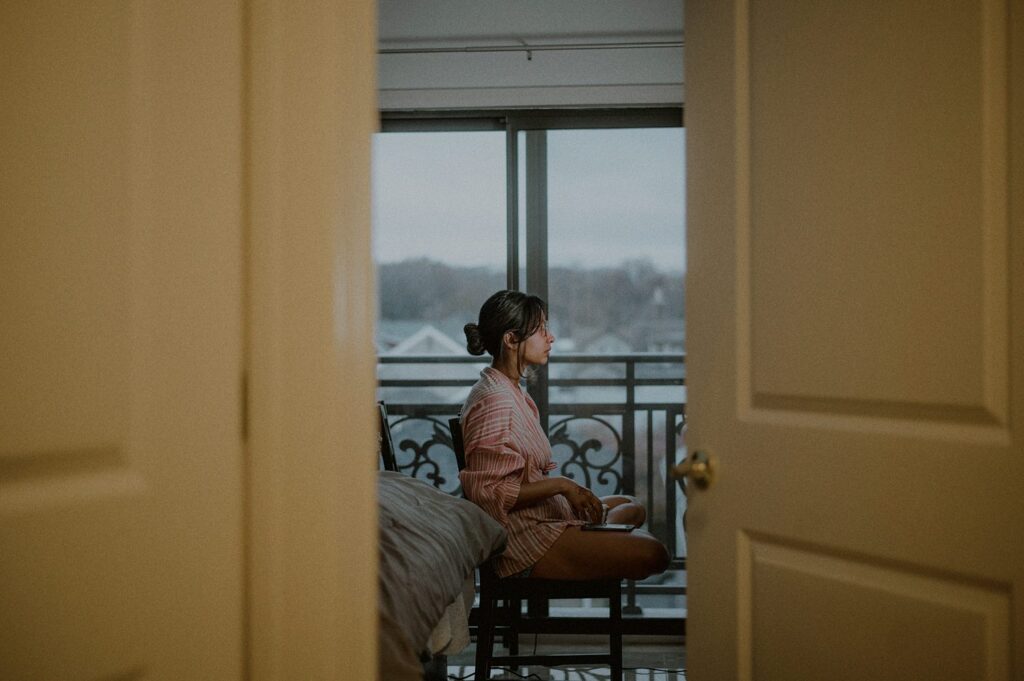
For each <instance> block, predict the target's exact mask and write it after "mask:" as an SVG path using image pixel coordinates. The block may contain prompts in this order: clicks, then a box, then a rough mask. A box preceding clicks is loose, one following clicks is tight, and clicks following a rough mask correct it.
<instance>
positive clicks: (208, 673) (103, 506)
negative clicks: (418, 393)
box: [0, 2, 244, 681]
mask: <svg viewBox="0 0 1024 681" xmlns="http://www.w3.org/2000/svg"><path fill="white" fill-rule="evenodd" d="M243 26H244V22H243V13H242V8H241V6H240V4H239V3H235V2H216V3H214V2H201V3H187V6H186V5H181V4H180V3H161V2H156V3H146V2H133V3H125V2H82V3H79V2H72V3H36V2H5V3H2V4H0V55H2V56H0V93H2V94H0V158H2V159H3V161H2V165H3V170H2V171H0V177H2V180H0V329H2V330H0V678H3V679H5V680H7V679H10V680H12V681H14V680H19V681H20V680H27V679H33V680H35V679H40V680H57V679H59V680H61V681H72V680H76V679H82V680H86V679H88V680H90V681H93V680H96V679H166V680H167V681H182V680H184V679H217V680H220V681H232V680H233V679H241V678H242V674H243V667H244V645H243V643H244V640H243V628H244V625H243V623H244V617H243V605H244V595H243V585H244V572H243V561H242V558H243V541H242V535H243V519H242V511H243V507H242V473H243V468H242V464H243V456H242V453H243V449H242V433H241V430H242V423H241V419H242V409H241V404H242V397H241V390H242V381H241V372H242V347H243V333H242V328H243V327H242V311H243V309H244V308H243V298H242V271H243V268H242V254H243V251H242V244H243V229H242V228H243V219H242V208H243V205H244V200H243V198H244V194H243V183H242V177H243V172H242V168H243V166H242V163H243V159H244V155H243V153H242V148H243V135H242V121H243V114H242V104H243V98H242V92H243V79H244V71H243V68H242V57H243V54H244V49H243V40H242V30H243Z"/></svg>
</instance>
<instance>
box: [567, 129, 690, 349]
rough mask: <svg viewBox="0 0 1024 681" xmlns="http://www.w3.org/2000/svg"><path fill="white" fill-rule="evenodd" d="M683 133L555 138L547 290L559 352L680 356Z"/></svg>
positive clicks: (587, 133) (570, 133)
mask: <svg viewBox="0 0 1024 681" xmlns="http://www.w3.org/2000/svg"><path fill="white" fill-rule="evenodd" d="M684 135H685V132H684V129H683V128H647V129H623V130H558V131H551V132H549V133H548V230H549V231H548V263H549V283H548V291H549V298H550V299H551V300H550V301H549V304H550V306H551V317H552V324H553V325H554V327H555V329H556V330H557V336H558V341H557V342H558V343H559V349H560V350H562V351H575V352H588V353H593V352H680V353H681V352H682V351H683V349H684V340H685V326H684V323H685V322H684V312H683V297H684V296H683V293H684V289H683V285H684V283H683V280H684V272H685V269H686V235H685V227H684V224H685V223H684V215H685V206H684V192H683V187H684V186H685V178H684V163H683V155H684V148H683V145H684V143H685V141H684V140H685V138H684Z"/></svg>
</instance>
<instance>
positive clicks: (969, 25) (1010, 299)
mask: <svg viewBox="0 0 1024 681" xmlns="http://www.w3.org/2000/svg"><path fill="white" fill-rule="evenodd" d="M686 60H687V61H686V83H687V102H686V124H687V128H688V130H687V150H688V156H687V177H688V186H687V204H688V210H689V213H688V220H687V222H688V231H689V235H690V241H689V243H688V252H689V267H688V278H687V285H688V289H687V293H688V296H687V313H688V318H689V319H688V329H687V330H688V367H689V370H688V371H689V378H688V383H689V405H688V408H689V415H690V429H689V435H688V440H689V444H690V447H691V451H692V450H694V449H696V450H703V451H705V452H707V453H708V454H709V455H710V456H711V457H712V464H713V466H714V471H715V474H716V479H715V480H714V482H713V483H712V485H711V486H710V488H709V489H707V490H706V491H703V492H694V493H692V494H691V495H690V499H689V502H690V506H689V515H688V528H689V546H690V551H689V558H690V560H689V586H690V594H689V613H688V614H689V627H688V645H687V652H688V668H689V675H688V676H689V678H692V679H694V680H695V681H718V680H726V679H778V680H780V681H800V680H803V679H807V680H810V679H828V680H829V681H836V680H839V679H851V680H852V679H857V680H858V681H863V680H865V679H871V680H872V681H878V680H880V679H908V680H909V679H915V680H919V679H1010V678H1013V679H1018V680H1020V679H1024V598H1022V597H1021V596H1022V593H1024V352H1022V348H1024V12H1022V10H1021V5H1020V3H1018V2H999V1H998V0H991V1H990V0H979V1H963V2H949V3H928V2H910V1H898V0H893V1H890V2H849V1H848V0H829V1H827V2H822V1H821V0H806V1H783V0H776V1H772V0H767V1H761V0H758V1H757V2H748V1H746V0H740V1H739V2H735V3H726V2H713V1H708V0H687V2H686Z"/></svg>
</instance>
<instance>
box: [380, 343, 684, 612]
mask: <svg viewBox="0 0 1024 681" xmlns="http://www.w3.org/2000/svg"><path fill="white" fill-rule="evenodd" d="M378 361H379V366H378V376H379V398H380V399H383V400H385V401H386V402H387V404H388V412H389V415H390V418H391V429H392V436H393V439H394V442H395V449H396V452H395V453H396V457H397V459H398V465H399V470H401V471H403V472H405V473H407V474H409V475H412V476H414V477H418V478H422V479H424V480H426V481H428V482H430V483H431V484H433V485H434V486H436V487H438V488H439V489H442V490H444V491H447V492H452V493H455V492H458V491H459V480H458V470H457V466H456V464H455V457H454V453H453V451H452V441H451V433H450V432H449V430H448V419H449V418H450V417H452V416H456V415H457V414H458V413H459V410H460V409H461V406H462V403H463V401H464V399H465V397H466V395H467V394H468V393H469V390H470V388H471V387H472V385H473V384H474V383H475V382H476V380H477V378H478V375H479V372H480V370H481V369H482V368H483V367H485V366H487V363H486V362H485V361H482V360H481V359H480V358H476V357H461V356H447V355H444V356H433V355H432V356H423V355H419V356H408V355H401V356H388V355H382V356H380V357H379V358H378ZM528 389H529V390H530V392H531V394H532V395H533V396H534V400H535V401H536V402H537V405H538V408H539V409H540V411H541V422H542V424H545V425H546V427H547V431H548V437H549V439H550V441H551V447H552V454H553V457H554V460H555V463H556V464H557V465H558V469H557V470H558V472H559V473H560V474H561V475H564V476H566V477H569V478H572V479H574V480H576V481H578V482H579V483H580V484H582V485H584V486H586V487H588V488H590V489H592V490H593V491H594V492H595V493H596V494H597V495H598V496H604V495H608V494H628V495H631V496H635V497H637V499H638V500H639V501H640V502H641V503H643V504H644V506H645V507H646V508H647V525H648V529H649V531H650V532H651V533H652V534H654V535H655V536H657V537H658V538H659V539H661V541H663V542H664V543H665V545H666V546H668V547H669V550H670V552H671V555H672V557H673V560H672V570H670V573H669V574H667V575H666V576H664V577H661V578H659V579H658V580H653V581H651V580H649V581H648V582H644V583H639V584H631V585H630V588H629V589H628V601H629V602H628V603H627V604H626V608H627V611H632V612H634V613H636V612H638V611H639V608H638V607H637V600H636V598H637V596H663V598H655V599H651V598H644V600H643V603H644V604H645V607H659V608H660V607H668V608H671V609H673V610H677V609H678V607H679V604H680V602H681V599H679V598H678V595H680V594H685V566H686V539H685V534H684V532H683V515H684V513H685V510H686V497H685V495H684V494H683V491H682V489H681V488H680V486H679V485H678V484H677V483H676V482H675V481H674V480H673V479H672V478H670V477H669V476H668V471H669V470H670V469H671V468H672V466H674V465H675V463H676V462H677V461H680V460H682V458H683V456H685V454H684V443H683V441H682V430H683V426H684V424H685V421H686V356H685V355H684V354H682V353H630V354H558V355H552V356H551V361H550V363H549V365H548V371H547V372H546V373H542V374H541V373H539V374H537V375H536V376H535V377H534V379H533V380H529V381H528ZM665 597H667V598H665ZM650 604H654V605H653V606H652V605H650Z"/></svg>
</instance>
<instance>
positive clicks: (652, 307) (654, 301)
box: [377, 258, 685, 337]
mask: <svg viewBox="0 0 1024 681" xmlns="http://www.w3.org/2000/svg"><path fill="white" fill-rule="evenodd" d="M377 272H378V277H379V284H378V292H379V298H380V308H381V310H380V312H381V316H382V318H384V319H411V320H440V319H447V318H449V317H451V316H453V315H458V316H461V317H462V318H465V316H466V314H467V311H470V312H472V313H475V312H476V311H477V310H479V309H480V305H481V303H483V301H484V300H485V299H486V297H487V296H488V295H490V294H491V293H493V292H494V291H497V290H499V289H502V288H504V287H505V273H504V272H503V271H498V270H495V269H492V268H487V267H455V266H452V265H447V264H444V263H441V262H437V261H435V260H430V259H428V258H418V259H415V260H405V261H402V262H398V263H384V264H381V265H380V266H379V267H378V270H377ZM548 290H549V296H548V297H549V300H548V303H549V305H550V308H551V309H550V316H551V318H552V319H554V320H557V326H558V328H560V329H561V330H562V332H563V333H572V332H575V331H576V330H583V329H586V330H588V331H590V332H591V333H593V332H602V331H603V332H613V333H616V332H617V333H620V335H623V336H625V337H628V336H630V335H631V332H630V327H631V326H633V325H636V324H644V323H653V322H654V321H656V320H657V319H665V320H678V319H683V318H684V316H685V312H684V307H683V301H684V296H685V282H684V278H683V275H682V273H680V272H666V271H663V270H659V269H658V268H656V267H655V266H654V265H653V264H652V263H650V262H647V261H642V260H634V261H628V262H625V263H623V264H622V265H620V266H617V267H600V268H572V267H552V268H551V270H550V272H549V274H548Z"/></svg>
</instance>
